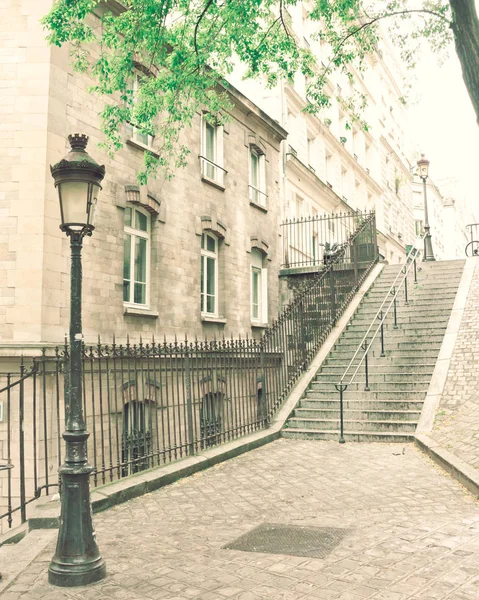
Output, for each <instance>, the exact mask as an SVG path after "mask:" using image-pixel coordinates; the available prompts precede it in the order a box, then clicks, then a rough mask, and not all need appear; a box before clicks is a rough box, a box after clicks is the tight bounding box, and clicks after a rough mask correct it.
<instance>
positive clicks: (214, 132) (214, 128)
mask: <svg viewBox="0 0 479 600" xmlns="http://www.w3.org/2000/svg"><path fill="white" fill-rule="evenodd" d="M200 160H201V174H202V175H203V177H207V178H208V179H211V180H212V181H215V182H216V183H219V184H220V185H223V180H224V177H223V174H224V170H223V127H222V126H221V125H215V124H213V123H211V122H209V121H207V120H206V118H205V117H203V118H202V121H201V156H200Z"/></svg>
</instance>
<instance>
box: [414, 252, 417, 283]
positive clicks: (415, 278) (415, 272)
mask: <svg viewBox="0 0 479 600" xmlns="http://www.w3.org/2000/svg"><path fill="white" fill-rule="evenodd" d="M414 283H415V284H417V267H416V255H414Z"/></svg>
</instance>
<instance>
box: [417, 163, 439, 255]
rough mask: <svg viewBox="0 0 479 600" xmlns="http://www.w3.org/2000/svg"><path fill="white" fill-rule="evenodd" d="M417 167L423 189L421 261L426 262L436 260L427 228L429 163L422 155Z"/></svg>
mask: <svg viewBox="0 0 479 600" xmlns="http://www.w3.org/2000/svg"><path fill="white" fill-rule="evenodd" d="M417 166H418V170H419V177H420V178H421V179H422V183H423V189H424V255H423V257H422V259H423V260H427V261H429V260H436V259H435V258H434V252H433V251H432V238H431V228H430V226H429V217H428V213H427V194H426V187H427V186H426V180H427V178H428V177H429V161H428V160H427V158H425V156H424V154H421V158H420V160H418V161H417Z"/></svg>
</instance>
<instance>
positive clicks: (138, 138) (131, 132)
mask: <svg viewBox="0 0 479 600" xmlns="http://www.w3.org/2000/svg"><path fill="white" fill-rule="evenodd" d="M146 77H147V76H146V75H145V74H144V73H141V72H140V71H135V72H134V74H133V105H135V104H137V103H138V102H139V97H140V87H141V83H142V82H143V81H144V80H145V79H146ZM133 109H134V106H133ZM126 133H127V136H128V137H129V138H130V139H131V140H133V141H134V142H137V143H140V144H142V145H143V146H148V147H149V148H151V146H152V145H153V136H152V135H150V134H149V133H143V132H142V131H141V129H140V128H139V127H137V126H136V125H135V124H134V123H133V122H131V123H127V124H126Z"/></svg>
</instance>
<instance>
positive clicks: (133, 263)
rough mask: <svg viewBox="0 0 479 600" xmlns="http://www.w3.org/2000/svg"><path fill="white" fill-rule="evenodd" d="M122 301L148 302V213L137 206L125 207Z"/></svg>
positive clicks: (144, 303)
mask: <svg viewBox="0 0 479 600" xmlns="http://www.w3.org/2000/svg"><path fill="white" fill-rule="evenodd" d="M124 227H125V249H124V255H123V301H124V302H126V303H127V304H139V305H142V306H147V305H148V303H149V269H150V264H149V263H150V215H149V214H148V213H146V212H144V211H142V210H140V209H139V208H132V207H127V208H125V224H124Z"/></svg>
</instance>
